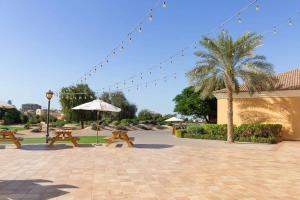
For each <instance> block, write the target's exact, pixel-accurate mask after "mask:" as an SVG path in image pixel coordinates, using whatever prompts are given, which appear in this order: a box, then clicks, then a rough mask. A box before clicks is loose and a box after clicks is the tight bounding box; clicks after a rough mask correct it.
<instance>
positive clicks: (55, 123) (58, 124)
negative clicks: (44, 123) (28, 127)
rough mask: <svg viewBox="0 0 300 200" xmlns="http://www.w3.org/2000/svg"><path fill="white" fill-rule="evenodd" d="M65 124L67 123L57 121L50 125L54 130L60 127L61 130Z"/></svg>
mask: <svg viewBox="0 0 300 200" xmlns="http://www.w3.org/2000/svg"><path fill="white" fill-rule="evenodd" d="M65 124H66V122H65V121H63V120H57V121H56V122H52V123H51V125H50V127H54V128H58V127H59V128H61V127H63V126H64V125H65Z"/></svg>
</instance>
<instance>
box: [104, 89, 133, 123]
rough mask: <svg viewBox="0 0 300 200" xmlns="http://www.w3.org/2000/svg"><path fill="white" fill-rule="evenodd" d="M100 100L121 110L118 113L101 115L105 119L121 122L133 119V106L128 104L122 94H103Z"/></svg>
mask: <svg viewBox="0 0 300 200" xmlns="http://www.w3.org/2000/svg"><path fill="white" fill-rule="evenodd" d="M100 99H102V100H103V101H105V102H107V103H110V104H112V105H114V106H117V107H119V108H121V112H119V113H103V116H105V117H106V118H111V119H112V120H119V121H120V120H122V119H133V118H135V114H136V111H137V107H136V105H135V104H132V103H130V102H129V101H128V100H127V99H126V97H125V95H124V93H123V92H120V91H118V92H104V93H103V94H102V95H101V97H100Z"/></svg>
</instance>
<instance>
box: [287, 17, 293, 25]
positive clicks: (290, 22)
mask: <svg viewBox="0 0 300 200" xmlns="http://www.w3.org/2000/svg"><path fill="white" fill-rule="evenodd" d="M288 24H289V26H293V21H292V18H291V17H290V18H289V21H288Z"/></svg>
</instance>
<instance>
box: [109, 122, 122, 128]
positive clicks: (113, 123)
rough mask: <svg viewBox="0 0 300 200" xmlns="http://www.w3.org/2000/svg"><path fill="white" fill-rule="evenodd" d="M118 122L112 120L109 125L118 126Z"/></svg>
mask: <svg viewBox="0 0 300 200" xmlns="http://www.w3.org/2000/svg"><path fill="white" fill-rule="evenodd" d="M119 124H120V122H119V121H113V122H112V123H111V125H112V126H114V127H116V126H118V125H119Z"/></svg>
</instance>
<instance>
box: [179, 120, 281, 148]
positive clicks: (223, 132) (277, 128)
mask: <svg viewBox="0 0 300 200" xmlns="http://www.w3.org/2000/svg"><path fill="white" fill-rule="evenodd" d="M281 129H282V125H280V124H242V125H240V126H239V127H234V140H235V141H239V142H257V143H270V144H273V143H277V142H278V141H280V132H281ZM184 137H187V138H195V139H212V140H226V139H227V125H221V124H203V125H189V126H188V127H187V133H186V134H184Z"/></svg>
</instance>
